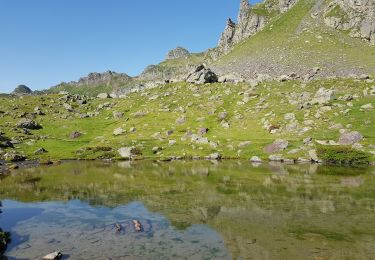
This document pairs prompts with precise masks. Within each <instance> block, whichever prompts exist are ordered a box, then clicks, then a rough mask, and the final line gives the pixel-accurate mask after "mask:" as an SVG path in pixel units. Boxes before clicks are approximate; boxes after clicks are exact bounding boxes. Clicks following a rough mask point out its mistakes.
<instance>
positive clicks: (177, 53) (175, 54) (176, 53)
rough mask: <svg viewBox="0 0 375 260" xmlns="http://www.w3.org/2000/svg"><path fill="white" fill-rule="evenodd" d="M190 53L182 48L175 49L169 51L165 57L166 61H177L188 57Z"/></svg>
mask: <svg viewBox="0 0 375 260" xmlns="http://www.w3.org/2000/svg"><path fill="white" fill-rule="evenodd" d="M189 54H190V52H189V51H188V50H187V49H185V48H182V47H177V48H175V49H173V50H170V51H169V52H168V54H167V56H166V60H174V59H179V58H183V57H187V56H189Z"/></svg>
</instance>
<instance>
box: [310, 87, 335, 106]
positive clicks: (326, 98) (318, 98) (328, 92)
mask: <svg viewBox="0 0 375 260" xmlns="http://www.w3.org/2000/svg"><path fill="white" fill-rule="evenodd" d="M334 99H336V97H335V91H334V90H332V89H326V88H320V89H319V90H318V92H317V93H316V94H315V98H314V99H313V101H312V103H313V104H320V105H324V104H328V103H329V102H330V101H332V100H334Z"/></svg>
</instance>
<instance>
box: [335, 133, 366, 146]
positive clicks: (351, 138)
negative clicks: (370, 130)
mask: <svg viewBox="0 0 375 260" xmlns="http://www.w3.org/2000/svg"><path fill="white" fill-rule="evenodd" d="M362 139H363V136H362V135H361V134H360V133H359V132H357V131H353V132H350V133H344V134H342V135H341V136H340V139H339V144H340V145H353V144H356V143H358V142H360V141H362Z"/></svg>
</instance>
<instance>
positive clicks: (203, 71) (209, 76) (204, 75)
mask: <svg viewBox="0 0 375 260" xmlns="http://www.w3.org/2000/svg"><path fill="white" fill-rule="evenodd" d="M186 82H189V83H194V84H204V83H215V82H218V77H217V75H216V74H215V73H214V72H213V71H211V69H209V68H206V66H205V65H199V66H198V67H197V68H196V69H195V70H193V71H192V72H191V73H189V74H188V75H187V77H186Z"/></svg>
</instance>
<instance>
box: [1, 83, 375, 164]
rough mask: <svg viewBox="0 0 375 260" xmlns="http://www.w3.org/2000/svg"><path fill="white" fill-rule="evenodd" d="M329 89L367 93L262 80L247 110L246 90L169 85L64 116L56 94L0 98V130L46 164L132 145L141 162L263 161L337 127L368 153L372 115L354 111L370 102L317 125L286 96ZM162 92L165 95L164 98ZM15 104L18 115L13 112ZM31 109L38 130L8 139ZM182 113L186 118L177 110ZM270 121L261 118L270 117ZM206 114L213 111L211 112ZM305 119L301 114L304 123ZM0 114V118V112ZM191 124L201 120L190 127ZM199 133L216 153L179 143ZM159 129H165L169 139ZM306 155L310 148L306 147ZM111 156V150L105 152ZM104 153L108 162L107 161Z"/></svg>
mask: <svg viewBox="0 0 375 260" xmlns="http://www.w3.org/2000/svg"><path fill="white" fill-rule="evenodd" d="M321 86H324V87H326V88H331V87H333V88H335V89H336V91H337V96H338V97H340V96H342V95H344V94H353V95H358V96H359V97H361V96H362V95H363V94H362V91H363V89H365V88H366V87H370V86H371V84H370V83H364V82H357V81H355V80H324V81H322V80H319V81H314V82H311V83H308V84H307V85H301V83H299V82H294V81H290V82H285V83H278V82H270V83H264V84H261V85H260V86H258V87H257V88H255V90H254V94H256V95H258V97H257V98H254V99H251V100H250V101H249V102H248V103H247V104H244V105H239V104H238V102H240V101H241V100H242V99H243V95H239V93H241V92H243V91H246V90H248V89H249V86H247V85H246V84H239V85H230V84H213V85H205V86H197V87H196V86H192V85H188V84H181V83H179V84H171V85H167V86H165V87H163V88H157V89H152V90H149V91H147V92H148V95H144V94H141V93H134V94H131V95H130V96H129V97H128V98H126V99H113V100H112V99H108V100H99V99H95V100H90V101H89V103H88V104H87V105H84V106H78V105H76V104H73V107H74V109H75V112H73V113H70V112H67V111H66V110H65V109H64V108H63V107H62V105H61V104H59V101H58V98H59V96H58V95H48V96H43V97H23V98H22V99H10V98H2V99H1V105H0V110H2V111H9V112H10V114H9V115H5V116H3V117H0V125H1V131H3V132H4V133H5V136H7V137H9V138H15V139H17V140H22V141H21V143H20V144H17V145H16V147H17V150H18V151H19V152H22V153H25V154H26V155H27V156H28V157H29V158H30V159H32V158H48V157H49V158H52V159H71V158H77V157H78V158H86V159H94V158H98V157H100V158H103V156H104V157H105V153H104V155H103V151H100V149H96V151H97V152H98V154H96V153H95V149H94V150H91V153H90V151H86V152H84V153H81V155H80V156H81V157H80V156H78V155H77V154H76V152H77V150H78V149H80V148H85V147H112V148H113V149H114V152H115V151H116V150H117V149H118V148H119V147H123V146H129V145H136V146H138V147H139V148H140V150H141V151H142V152H143V155H144V156H145V157H155V155H154V154H153V153H152V148H153V147H155V146H160V147H163V151H162V154H161V155H160V156H158V157H161V158H165V157H168V156H185V157H191V156H206V155H209V154H210V153H213V152H215V151H218V152H220V153H222V154H223V155H224V156H225V157H231V158H250V157H251V156H253V155H258V156H261V157H263V158H267V157H268V155H267V154H264V152H263V148H264V147H265V146H266V145H267V144H270V143H272V142H273V141H274V140H275V139H277V138H285V139H287V140H289V141H290V147H289V148H288V150H291V149H293V148H298V147H300V146H301V145H302V141H303V139H304V138H306V137H309V136H311V137H313V138H314V139H317V140H337V139H338V137H339V136H340V134H339V129H334V130H333V129H330V128H329V126H330V125H331V124H333V123H335V124H339V123H340V124H342V125H343V127H345V126H346V125H347V124H351V125H352V128H351V129H352V130H356V131H359V132H361V133H362V134H363V135H364V136H365V138H366V139H365V140H364V141H363V142H362V143H363V145H364V148H365V151H369V150H370V148H369V147H368V145H370V144H374V143H375V136H374V133H375V131H374V124H372V123H371V122H374V121H375V114H374V113H373V112H372V111H368V112H364V111H361V110H360V107H361V106H362V105H364V104H368V103H371V102H373V98H372V97H362V98H359V99H357V100H354V101H352V103H353V107H348V106H346V103H347V102H345V101H333V102H332V106H331V110H330V111H326V112H324V113H322V115H321V118H320V119H316V118H315V114H316V112H317V111H318V109H319V107H318V106H313V107H312V108H310V109H307V110H297V109H296V108H297V106H296V105H291V104H289V98H288V97H287V96H288V95H289V94H290V93H291V92H295V93H302V92H308V93H310V95H311V96H313V95H314V94H315V92H316V91H317V90H318V89H319V88H320V87H321ZM166 93H169V95H164V94H166ZM155 95H158V98H157V99H156V100H149V97H152V96H155ZM262 98H264V99H265V100H266V101H265V102H264V103H263V104H267V107H266V108H263V109H257V108H256V107H257V104H258V102H259V101H260V99H262ZM103 103H109V104H111V105H112V106H113V108H112V109H107V108H105V109H103V110H100V111H99V115H98V116H97V117H93V118H83V119H81V118H79V115H80V114H82V113H87V112H94V111H96V108H97V107H98V106H99V105H100V104H103ZM43 104H45V105H43ZM14 106H17V107H18V109H14V108H13V107H14ZM36 106H39V107H40V108H41V109H42V111H44V112H45V113H46V114H47V115H46V116H37V118H36V121H38V122H40V123H41V124H42V125H43V129H42V130H38V131H33V133H34V134H35V135H37V136H39V137H42V138H37V137H36V136H28V135H24V134H20V133H16V132H15V131H14V129H13V126H14V125H15V124H16V122H17V121H18V120H19V118H17V115H20V114H21V113H22V112H28V113H32V112H33V110H34V107H36ZM165 107H168V108H169V109H170V112H164V111H162V110H160V109H163V108H165ZM179 107H183V108H184V109H185V110H186V113H182V112H179V111H177V110H176V109H178V108H179ZM346 109H350V111H349V112H348V114H346V115H343V114H342V111H344V110H346ZM114 111H121V112H124V113H125V116H124V118H122V119H114V118H113V112H114ZM138 111H143V112H146V113H147V114H146V115H145V116H143V117H135V116H134V115H133V113H135V112H138ZM222 111H227V112H228V118H227V120H228V122H229V123H230V128H229V129H226V128H223V127H222V126H221V122H220V121H219V120H218V117H217V116H218V114H219V113H220V112H222ZM272 111H273V112H274V114H275V116H274V117H272V116H268V117H267V116H266V115H267V114H270V112H272ZM212 112H214V113H212ZM285 113H295V115H296V118H297V120H298V123H299V125H300V128H302V127H303V126H304V125H303V122H304V120H312V121H313V122H314V125H313V129H312V130H310V131H308V132H307V133H305V134H303V135H298V134H296V133H294V132H290V131H286V130H285V126H286V124H287V123H288V122H287V121H285V120H284V115H285ZM305 113H309V114H308V115H307V116H306V117H304V116H305ZM0 115H1V114H0ZM62 115H67V116H68V118H67V119H62V118H61V116H62ZM181 116H185V117H186V123H185V124H182V125H177V124H176V119H177V118H179V117H181ZM198 118H204V119H203V121H202V122H198V121H197V119H198ZM263 118H267V119H268V120H269V121H270V123H272V124H273V125H278V126H280V127H282V129H284V130H283V131H282V132H281V133H280V134H276V135H273V134H270V133H268V131H267V130H265V129H264V128H263V123H262V122H261V121H262V119H263ZM118 127H122V128H123V129H125V130H127V131H128V132H127V133H125V134H123V135H120V136H114V135H113V130H114V129H116V128H118ZM131 127H135V128H136V132H134V133H131V132H129V129H130V128H131ZM200 127H207V128H209V132H208V134H207V135H205V136H206V137H207V138H208V139H209V140H210V141H213V142H215V143H217V144H218V145H219V146H218V147H217V148H212V147H211V146H210V145H208V144H193V143H191V142H190V139H189V138H187V140H186V141H182V140H181V138H182V137H184V136H185V133H186V132H187V131H191V132H193V133H197V131H198V129H199V128H200ZM167 130H173V131H174V132H173V134H172V135H171V136H169V137H167V135H166V131H167ZM73 131H80V132H82V133H83V136H81V137H80V138H78V139H74V140H72V139H70V138H69V134H70V133H71V132H73ZM157 132H160V133H161V137H162V138H163V139H162V140H159V139H155V138H153V137H152V135H153V134H155V133H157ZM169 140H176V141H177V142H176V144H175V145H173V146H170V145H169V144H168V142H169ZM243 141H251V142H252V144H251V145H249V146H247V147H242V148H239V147H238V145H239V144H240V143H241V142H243ZM40 147H44V148H45V149H46V150H48V151H49V152H48V153H46V154H43V155H38V156H35V155H34V154H33V152H34V151H35V150H36V149H38V148H40ZM307 149H311V148H310V147H307ZM109 155H113V152H111V153H109ZM109 155H108V156H109ZM285 156H287V157H291V158H298V157H305V156H307V151H301V152H300V153H297V154H292V155H290V154H286V153H285Z"/></svg>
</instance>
